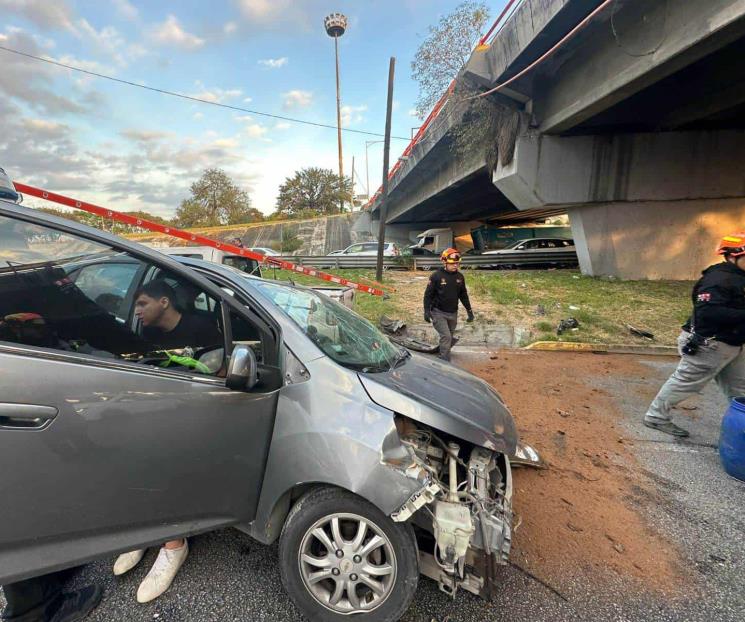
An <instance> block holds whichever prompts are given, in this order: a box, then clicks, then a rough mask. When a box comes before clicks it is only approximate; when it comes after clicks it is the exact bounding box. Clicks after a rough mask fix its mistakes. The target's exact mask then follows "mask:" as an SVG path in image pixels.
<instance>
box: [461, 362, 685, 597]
mask: <svg viewBox="0 0 745 622" xmlns="http://www.w3.org/2000/svg"><path fill="white" fill-rule="evenodd" d="M468 369H469V371H471V372H472V373H474V374H476V375H477V376H480V377H481V378H483V379H484V380H486V381H487V382H489V383H490V384H491V385H492V386H494V387H495V388H496V389H497V390H498V391H499V392H500V394H501V395H502V397H503V398H504V400H505V402H506V403H507V405H508V406H509V408H510V409H511V411H512V413H513V415H514V417H515V420H516V422H517V426H518V429H519V431H520V437H521V439H522V440H523V441H524V442H526V443H528V444H531V445H533V446H534V447H535V448H536V449H537V450H538V451H539V452H540V453H541V456H542V457H543V458H544V460H545V461H546V462H547V464H548V468H547V469H546V470H536V469H527V468H516V469H515V471H514V473H515V477H514V488H515V492H514V504H515V510H516V513H517V514H518V515H519V517H520V519H521V520H522V523H521V525H520V526H519V528H518V529H517V531H516V532H515V533H514V537H513V544H514V549H513V554H512V560H513V562H514V563H516V564H517V565H518V566H521V567H523V568H524V569H526V570H528V571H530V572H531V573H533V574H534V575H536V576H537V577H540V578H541V579H543V580H545V581H547V582H549V583H550V584H552V585H554V586H556V587H557V588H559V589H560V588H561V586H562V585H563V584H564V583H565V581H573V580H585V581H586V580H601V578H602V576H603V575H605V574H606V573H614V574H615V575H617V576H618V577H620V578H622V579H627V580H629V581H631V582H633V583H639V584H642V583H643V585H644V586H646V587H649V588H651V589H654V590H657V591H662V592H672V591H675V590H676V589H679V588H680V587H681V586H682V585H683V584H684V583H685V584H687V583H689V581H687V580H686V570H685V568H684V566H683V563H682V561H681V558H680V556H679V554H678V551H677V550H676V547H675V545H673V544H672V543H671V542H670V541H669V540H668V539H666V538H665V537H664V536H663V535H661V534H659V533H656V532H655V531H653V530H652V529H651V528H650V527H649V526H648V525H647V523H646V522H645V519H644V517H643V516H642V515H641V513H640V511H641V508H642V507H643V505H644V504H645V503H650V502H652V503H654V502H655V499H657V498H658V497H657V494H658V493H657V492H656V489H655V485H654V482H653V481H652V480H650V479H649V478H648V477H647V476H646V475H645V474H644V471H643V470H642V469H640V468H638V465H637V464H636V461H635V458H634V450H633V444H632V443H630V442H629V441H627V440H625V439H624V438H623V433H622V430H621V428H620V426H619V413H618V412H617V411H616V408H615V406H614V404H615V402H616V401H617V400H616V399H614V397H613V396H612V395H609V394H607V393H606V392H605V391H604V390H602V389H599V388H595V387H593V382H592V378H593V377H598V376H603V375H606V374H614V375H616V376H618V377H623V376H627V377H629V378H637V379H638V378H639V377H643V376H644V374H645V373H647V372H648V370H647V369H646V368H644V367H642V366H641V365H639V364H638V363H637V362H636V359H635V358H632V357H629V356H624V355H594V354H584V353H581V354H573V353H554V352H525V351H502V352H499V353H498V354H496V355H492V357H491V358H490V359H489V358H487V359H485V360H484V361H483V362H479V363H471V364H469V365H468Z"/></svg>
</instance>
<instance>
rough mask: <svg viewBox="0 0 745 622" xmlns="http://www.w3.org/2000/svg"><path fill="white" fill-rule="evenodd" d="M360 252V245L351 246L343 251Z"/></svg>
mask: <svg viewBox="0 0 745 622" xmlns="http://www.w3.org/2000/svg"><path fill="white" fill-rule="evenodd" d="M361 250H362V244H353V245H352V246H350V247H349V248H347V250H345V251H344V252H345V253H359V252H360V251H361Z"/></svg>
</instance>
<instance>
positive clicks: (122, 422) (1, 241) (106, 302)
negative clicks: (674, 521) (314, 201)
mask: <svg viewBox="0 0 745 622" xmlns="http://www.w3.org/2000/svg"><path fill="white" fill-rule="evenodd" d="M153 279H163V280H165V281H166V282H167V283H169V284H170V286H171V287H172V289H173V291H174V292H175V296H176V299H177V303H178V305H177V306H178V308H179V309H180V310H181V312H182V313H184V314H192V315H195V316H199V317H201V318H202V319H203V320H207V321H209V322H214V326H215V327H217V329H218V331H217V332H218V333H219V334H220V335H221V336H222V337H221V338H220V339H219V342H218V343H212V342H209V339H208V338H206V337H204V338H203V336H200V335H196V334H195V335H190V337H189V340H188V341H189V343H184V344H183V347H180V348H178V349H176V350H173V349H172V350H169V351H162V350H158V349H157V347H155V346H154V344H153V343H151V342H150V340H149V338H148V336H147V331H146V330H144V327H143V326H141V321H140V320H139V319H138V318H137V317H136V316H135V314H134V311H133V308H134V301H135V299H136V294H137V290H138V289H139V288H140V287H141V286H142V285H143V284H146V283H147V282H149V281H151V280H153ZM196 325H197V324H195V326H196ZM210 333H211V334H213V335H214V334H215V331H214V330H212V331H210ZM213 339H214V338H213ZM0 383H1V385H0V386H1V387H2V392H1V393H0V468H1V469H2V471H3V473H4V476H3V480H2V481H3V483H2V487H1V489H0V494H1V495H2V503H0V525H2V529H1V530H0V583H8V582H13V581H17V580H20V579H23V578H26V577H31V576H34V575H39V574H42V573H47V572H51V571H54V570H58V569H62V568H65V567H70V566H73V565H77V564H81V563H84V562H87V561H89V560H92V559H95V558H99V557H102V556H106V555H115V554H117V553H120V552H123V551H129V550H133V549H137V548H142V547H145V546H150V545H154V544H157V543H160V542H163V541H166V540H169V539H173V538H177V537H181V536H190V535H193V534H197V533H200V532H205V531H209V530H212V529H216V528H221V527H225V526H235V527H237V528H238V529H240V530H242V531H245V532H247V533H248V534H250V535H251V536H253V537H254V538H255V539H257V540H258V541H260V542H262V543H265V544H268V543H271V542H274V541H276V540H277V539H279V541H280V547H279V564H280V567H281V575H282V580H283V583H284V586H285V588H286V590H287V592H288V594H289V595H290V597H291V598H292V599H293V601H294V602H295V604H296V605H297V607H298V609H299V610H300V611H301V612H302V613H303V615H305V616H306V617H307V618H308V619H310V620H341V619H344V616H346V615H348V614H356V615H355V619H359V620H375V621H379V620H397V619H399V617H400V616H401V615H402V614H403V613H404V612H405V610H406V609H407V607H408V606H409V603H410V602H411V599H412V598H413V595H414V592H415V590H416V585H417V581H418V577H419V575H420V573H422V574H424V575H426V576H428V577H431V578H432V579H434V580H435V581H436V582H437V583H438V584H439V586H440V588H441V589H442V590H443V591H445V592H447V593H448V594H453V595H454V594H455V592H456V591H457V590H458V589H459V588H463V589H466V590H468V591H471V592H474V593H477V594H481V595H482V596H486V597H488V596H489V594H490V593H491V589H492V587H493V585H494V582H495V576H496V575H495V569H496V566H497V565H498V564H504V563H506V562H507V560H508V555H509V552H510V543H511V536H512V534H511V521H512V480H511V470H510V458H509V457H510V456H512V455H513V454H514V453H515V451H516V448H517V432H516V429H515V424H514V422H513V419H512V417H511V415H510V413H509V411H508V409H507V408H506V406H505V405H504V403H503V402H502V400H501V399H500V397H499V395H498V394H497V393H496V392H495V391H494V389H492V387H490V386H489V385H488V384H486V383H485V382H483V381H481V380H479V379H477V378H475V377H474V376H472V375H470V374H469V373H467V372H465V371H462V370H460V369H458V368H456V367H453V366H451V365H449V364H446V363H441V362H437V361H434V360H430V359H428V358H424V357H422V356H419V355H416V354H410V353H409V352H408V351H406V350H403V349H401V348H400V347H398V346H396V345H395V344H393V343H392V342H390V341H389V340H388V339H387V338H386V337H385V336H384V335H383V334H381V333H380V332H379V331H378V330H377V329H376V328H375V327H374V326H373V325H372V324H370V323H369V322H367V321H366V320H364V319H362V318H361V317H359V316H358V315H356V314H355V313H354V312H352V311H351V310H349V309H347V308H346V307H344V306H342V305H340V304H338V303H336V302H334V301H332V300H330V299H329V298H327V297H326V296H323V295H322V294H319V293H317V292H314V291H312V290H310V289H306V288H301V287H294V286H289V285H283V284H279V283H275V282H271V281H265V280H261V279H258V278H255V277H252V276H250V275H247V274H245V273H244V272H241V271H239V270H236V269H233V268H231V267H229V266H224V265H218V264H214V263H208V262H204V261H200V260H197V259H191V258H173V257H168V256H166V255H163V254H160V253H158V252H157V251H155V250H153V249H149V248H146V247H144V246H140V245H138V244H135V243H132V242H128V241H126V240H123V239H120V238H117V237H115V236H112V235H109V234H106V233H103V232H100V231H97V230H95V229H92V228H89V227H85V226H83V225H78V224H76V223H73V222H71V221H68V220H64V219H60V218H57V217H54V216H49V215H46V214H42V213H39V212H36V211H34V210H31V209H26V208H23V207H20V206H17V205H15V204H12V203H9V202H6V201H0Z"/></svg>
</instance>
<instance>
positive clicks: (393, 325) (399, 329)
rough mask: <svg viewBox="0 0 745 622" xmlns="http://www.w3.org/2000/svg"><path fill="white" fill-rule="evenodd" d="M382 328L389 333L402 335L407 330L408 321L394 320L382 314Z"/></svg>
mask: <svg viewBox="0 0 745 622" xmlns="http://www.w3.org/2000/svg"><path fill="white" fill-rule="evenodd" d="M380 328H382V329H383V332H384V333H386V334H387V335H400V334H401V333H403V332H404V331H405V330H406V323H405V322H404V321H403V320H394V319H392V318H389V317H388V316H387V315H381V316H380Z"/></svg>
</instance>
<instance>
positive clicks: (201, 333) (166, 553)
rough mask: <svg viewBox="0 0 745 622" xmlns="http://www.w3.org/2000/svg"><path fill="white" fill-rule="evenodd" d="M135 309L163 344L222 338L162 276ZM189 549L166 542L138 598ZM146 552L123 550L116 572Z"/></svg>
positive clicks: (159, 585)
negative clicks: (185, 308) (180, 302)
mask: <svg viewBox="0 0 745 622" xmlns="http://www.w3.org/2000/svg"><path fill="white" fill-rule="evenodd" d="M134 312H135V316H136V317H137V318H139V320H140V321H141V322H142V334H143V337H145V339H147V341H149V342H150V343H152V344H155V345H157V346H158V347H160V348H164V349H169V348H184V347H187V346H188V347H190V348H196V347H199V346H212V345H216V344H220V343H222V342H223V338H222V335H221V334H220V332H219V331H218V330H217V326H216V325H215V324H214V323H213V322H210V321H209V320H208V319H206V318H202V317H199V316H196V315H193V314H189V313H182V311H181V310H180V309H179V308H178V306H177V303H176V293H175V292H174V290H173V288H172V287H171V286H170V285H169V284H168V283H167V282H166V281H165V280H163V279H155V280H154V281H151V282H150V283H147V284H146V285H144V286H143V287H142V288H140V290H139V291H137V293H136V294H135V311H134ZM197 370H199V367H197ZM188 553H189V544H188V542H187V540H186V539H185V538H180V539H178V540H171V541H169V542H166V543H165V544H164V545H163V546H162V547H161V549H160V551H159V552H158V557H157V558H156V560H155V563H154V564H153V567H152V568H151V569H150V572H149V573H148V574H147V576H146V577H145V578H144V579H143V581H142V583H141V584H140V587H139V588H138V590H137V601H138V602H140V603H146V602H149V601H151V600H154V599H156V598H157V597H158V596H160V595H161V594H163V592H165V591H166V590H167V589H168V588H169V587H170V586H171V583H172V582H173V580H174V579H175V578H176V574H177V573H178V571H179V568H181V566H182V564H183V563H184V561H185V560H186V556H187V555H188ZM144 555H145V549H138V550H136V551H130V552H129V553H122V554H121V555H120V556H119V557H118V558H117V560H116V562H115V563H114V574H115V575H117V576H119V575H122V574H124V573H125V572H129V571H130V570H131V569H132V568H134V567H135V566H136V565H137V564H139V563H140V561H141V560H142V558H143V557H144Z"/></svg>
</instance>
